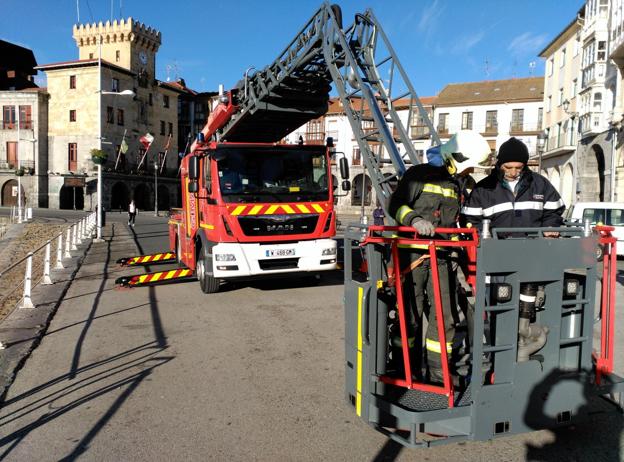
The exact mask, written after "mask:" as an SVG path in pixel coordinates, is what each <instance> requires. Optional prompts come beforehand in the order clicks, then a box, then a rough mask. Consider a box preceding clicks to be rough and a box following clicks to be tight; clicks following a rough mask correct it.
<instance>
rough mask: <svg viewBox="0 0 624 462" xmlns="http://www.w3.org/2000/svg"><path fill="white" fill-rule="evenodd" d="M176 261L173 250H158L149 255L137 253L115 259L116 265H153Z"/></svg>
mask: <svg viewBox="0 0 624 462" xmlns="http://www.w3.org/2000/svg"><path fill="white" fill-rule="evenodd" d="M175 261H176V254H175V253H174V252H159V253H153V254H151V255H138V256H136V257H125V258H120V259H119V260H117V264H118V265H122V266H137V265H153V264H157V263H173V262H175Z"/></svg>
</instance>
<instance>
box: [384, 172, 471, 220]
mask: <svg viewBox="0 0 624 462" xmlns="http://www.w3.org/2000/svg"><path fill="white" fill-rule="evenodd" d="M388 209H389V212H390V214H391V215H392V217H394V218H395V220H396V221H397V223H398V224H400V225H402V226H412V224H413V223H414V221H415V220H417V219H419V218H422V219H425V220H428V221H430V222H431V223H433V225H434V226H435V227H438V228H440V227H442V228H455V227H456V226H457V218H458V216H459V186H458V184H457V182H456V181H455V180H454V179H453V177H452V176H451V175H450V174H449V173H448V172H447V170H446V168H444V167H433V166H431V165H429V164H420V165H415V166H413V167H411V168H410V169H409V170H408V171H407V172H405V175H403V177H402V178H401V180H400V181H399V184H398V185H397V188H396V190H395V191H394V193H393V194H392V197H391V198H390V204H389V207H388Z"/></svg>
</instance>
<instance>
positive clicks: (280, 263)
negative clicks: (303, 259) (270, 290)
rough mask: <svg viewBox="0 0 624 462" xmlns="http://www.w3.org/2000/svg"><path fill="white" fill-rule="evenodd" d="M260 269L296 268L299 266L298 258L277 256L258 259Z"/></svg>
mask: <svg viewBox="0 0 624 462" xmlns="http://www.w3.org/2000/svg"><path fill="white" fill-rule="evenodd" d="M258 263H259V265H260V269H261V270H264V271H267V270H278V269H294V268H298V267H299V259H298V258H277V259H274V260H258Z"/></svg>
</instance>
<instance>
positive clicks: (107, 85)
mask: <svg viewBox="0 0 624 462" xmlns="http://www.w3.org/2000/svg"><path fill="white" fill-rule="evenodd" d="M73 38H74V40H75V41H76V45H77V47H78V52H79V56H78V59H77V60H74V61H67V62H60V63H52V64H45V65H42V66H39V67H38V68H37V69H40V70H42V71H44V72H45V73H46V74H47V80H48V88H47V90H48V94H49V109H48V110H49V120H50V123H49V126H48V137H49V165H48V171H49V174H50V179H49V197H50V199H49V206H50V207H51V208H74V207H75V208H77V209H82V208H86V209H93V208H94V207H95V204H96V202H97V196H96V192H97V182H96V180H95V178H96V166H95V165H94V163H93V161H92V160H91V152H92V150H94V149H95V150H98V149H101V150H102V151H103V152H104V153H105V155H106V163H105V164H104V165H103V194H102V198H103V199H102V200H103V206H104V207H105V208H106V209H115V208H122V209H124V208H125V207H126V206H127V204H128V202H129V201H130V199H131V198H134V199H135V201H136V203H137V206H138V207H139V208H140V209H153V208H154V205H155V203H154V200H155V196H156V194H155V178H154V177H155V176H156V175H158V176H159V178H158V201H159V204H158V205H159V207H158V208H159V210H164V209H167V208H169V207H170V206H173V205H175V204H177V203H178V200H179V198H178V196H177V195H178V194H179V191H178V189H179V188H178V187H177V186H178V181H177V179H176V173H177V166H178V156H177V153H178V133H177V131H178V126H177V110H178V95H179V94H180V89H179V88H176V87H175V86H173V85H171V84H169V83H167V82H161V81H159V80H157V79H156V53H157V52H158V48H159V46H160V44H161V34H160V32H158V31H156V30H155V29H152V28H151V27H146V26H145V25H144V24H142V23H139V22H137V21H135V20H133V19H132V18H129V19H128V20H121V21H119V22H118V21H114V22H112V23H110V22H106V23H105V24H103V23H101V22H100V23H99V24H95V23H94V24H86V25H85V24H81V25H75V26H74V28H73ZM147 134H149V135H151V136H152V137H153V141H152V143H151V145H149V148H147V151H146V145H145V144H143V143H141V141H140V139H141V137H143V136H145V135H147ZM124 140H125V143H122V141H124ZM126 145H127V150H126V152H122V151H124V150H125V149H122V146H123V147H124V148H125V146H126ZM165 152H166V155H165ZM156 165H158V168H155V166H156ZM161 166H162V169H161Z"/></svg>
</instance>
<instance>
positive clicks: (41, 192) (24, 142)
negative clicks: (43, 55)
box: [0, 40, 48, 207]
mask: <svg viewBox="0 0 624 462" xmlns="http://www.w3.org/2000/svg"><path fill="white" fill-rule="evenodd" d="M36 66H37V62H36V61H35V56H34V54H33V52H32V51H31V50H29V49H27V48H24V47H21V46H19V45H15V44H12V43H9V42H5V41H3V40H0V110H1V111H2V112H1V113H0V117H2V118H1V119H0V204H1V205H3V206H15V205H17V204H18V198H19V197H21V200H22V205H26V206H27V207H47V203H48V202H47V188H48V184H47V180H48V177H47V156H48V143H47V129H48V98H47V93H46V92H45V89H41V88H37V86H36V85H35V83H34V82H33V76H35V75H36V74H37V71H36V70H35V67H36Z"/></svg>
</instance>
